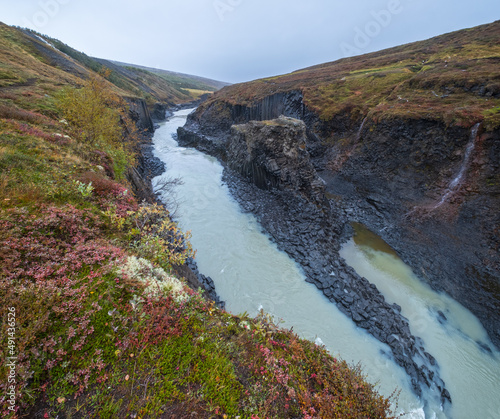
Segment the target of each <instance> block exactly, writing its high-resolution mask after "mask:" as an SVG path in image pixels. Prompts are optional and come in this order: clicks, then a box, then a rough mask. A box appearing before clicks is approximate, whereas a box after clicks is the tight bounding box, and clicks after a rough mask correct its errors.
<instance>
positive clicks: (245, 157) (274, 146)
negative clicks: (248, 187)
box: [227, 117, 325, 203]
mask: <svg viewBox="0 0 500 419" xmlns="http://www.w3.org/2000/svg"><path fill="white" fill-rule="evenodd" d="M306 140H307V138H306V125H305V124H304V123H303V122H302V121H300V120H297V119H292V118H287V117H280V118H279V119H274V120H272V121H266V122H257V121H252V122H249V123H248V124H244V125H234V126H233V127H232V128H231V137H230V141H229V144H228V147H227V164H228V167H229V168H231V169H232V170H234V171H236V172H239V173H240V174H241V175H243V176H245V177H246V178H248V179H250V181H251V182H252V183H253V184H255V185H256V186H257V187H259V188H261V189H267V190H271V189H274V188H278V189H289V190H293V191H295V192H296V193H299V194H300V195H303V196H304V197H306V199H308V200H310V201H312V202H317V203H320V202H324V201H325V195H324V191H325V184H324V182H323V181H322V180H321V179H320V177H319V176H318V174H317V173H316V170H315V169H314V167H313V165H312V163H311V160H310V158H309V153H308V152H307V151H306Z"/></svg>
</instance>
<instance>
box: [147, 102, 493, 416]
mask: <svg viewBox="0 0 500 419" xmlns="http://www.w3.org/2000/svg"><path fill="white" fill-rule="evenodd" d="M189 112H190V110H184V111H179V112H176V113H175V115H174V116H173V117H172V118H170V119H169V120H168V121H167V122H165V123H162V124H161V126H160V128H158V129H157V131H156V133H155V136H154V139H153V141H154V147H155V155H156V156H157V157H159V158H160V159H161V160H162V161H164V162H165V164H166V167H167V170H166V172H165V173H164V174H163V175H161V176H159V177H157V178H155V179H154V180H153V183H158V182H160V181H161V180H162V179H166V178H177V177H178V178H181V179H182V181H183V184H182V185H180V186H178V187H177V188H176V200H177V203H178V209H177V211H176V217H177V219H178V221H179V223H180V225H181V227H182V228H183V229H184V230H191V232H192V239H191V242H192V244H193V247H194V248H195V249H197V256H196V261H197V263H198V267H199V269H200V271H201V272H203V273H204V274H205V275H209V276H211V277H212V278H213V280H214V282H215V285H216V290H217V293H218V294H219V295H220V297H221V299H223V300H225V301H226V309H227V310H228V311H230V312H232V313H234V314H238V313H241V312H245V311H246V312H248V313H249V314H250V315H256V314H257V313H258V311H259V310H260V308H263V309H264V310H265V311H266V312H268V313H270V314H272V315H273V316H275V318H277V319H283V321H284V324H283V326H284V327H287V328H291V327H293V330H294V331H295V332H297V333H298V334H300V335H301V336H303V337H304V338H307V339H311V340H313V341H314V340H316V342H317V343H321V344H324V345H325V346H326V347H327V348H328V350H329V351H330V353H331V354H332V355H333V356H340V357H342V358H343V359H345V360H346V361H348V362H351V363H353V364H356V363H358V362H360V363H361V364H362V365H363V370H364V372H365V373H366V374H367V376H368V380H369V381H371V382H374V383H378V387H377V389H378V390H379V392H381V393H382V394H383V395H385V396H389V395H390V394H391V393H392V392H393V390H394V389H396V388H400V389H401V396H400V399H399V405H398V412H406V413H407V416H405V417H407V418H459V419H460V418H464V419H471V418H477V419H498V418H500V397H498V396H499V395H500V383H499V378H498V377H500V362H499V359H500V353H498V352H493V353H488V352H487V351H484V350H481V348H480V346H479V345H477V344H476V341H480V342H482V343H485V344H487V345H488V346H489V347H490V348H493V346H492V344H491V343H490V342H489V340H488V338H487V336H486V333H485V332H484V330H483V328H482V327H481V325H480V324H479V322H478V321H477V319H476V318H475V317H474V316H473V315H472V314H471V313H469V312H468V311H467V310H465V309H464V308H463V307H461V306H460V305H459V304H458V303H456V302H454V301H453V300H451V299H450V298H448V297H446V296H444V295H441V294H437V293H435V292H433V291H431V290H430V289H428V288H426V287H425V286H424V285H422V283H421V282H420V281H419V280H418V278H416V277H415V276H414V275H413V274H412V273H411V271H410V270H409V268H407V267H406V266H405V265H404V264H402V262H401V261H399V259H397V258H396V257H394V256H393V255H390V257H388V256H386V253H385V252H383V251H380V250H377V249H371V248H370V247H369V246H365V245H363V243H358V244H356V243H355V242H354V241H353V240H351V241H350V242H349V243H347V244H346V245H345V246H344V248H343V251H342V256H343V257H344V258H345V259H346V260H347V262H348V263H349V264H351V266H353V267H354V268H355V269H356V270H357V271H358V273H360V274H361V275H363V276H365V277H366V278H367V279H368V280H370V281H372V282H374V283H375V284H376V285H377V287H379V289H380V290H381V292H383V293H384V295H385V297H386V298H387V299H388V300H389V302H396V303H398V304H399V305H401V306H402V308H403V315H405V316H406V317H408V318H409V319H410V327H411V329H412V332H413V333H414V334H415V335H417V336H421V337H422V338H423V339H424V341H425V344H426V350H427V351H428V352H430V353H431V354H432V355H433V356H434V357H435V358H436V359H437V362H438V364H439V365H440V366H441V372H440V373H441V376H442V378H443V379H444V380H445V382H446V386H447V388H448V390H449V391H450V393H451V397H452V399H453V404H452V406H451V408H450V409H448V410H447V411H446V413H445V412H443V411H442V410H441V408H440V406H438V405H427V406H424V405H423V402H422V401H420V400H419V399H417V398H416V397H415V396H414V394H413V393H412V391H411V389H410V385H409V380H408V377H407V376H406V374H405V372H404V370H403V369H402V368H400V367H399V366H397V365H396V364H395V363H394V362H393V361H392V359H390V357H389V356H386V355H384V353H386V354H389V353H390V349H389V348H388V347H387V346H386V345H383V344H382V343H380V342H379V341H377V340H376V339H375V338H373V337H372V336H371V335H369V334H367V333H366V332H365V331H364V330H360V329H358V328H357V327H356V326H355V325H354V323H353V322H352V321H351V320H350V319H349V318H347V317H346V316H345V315H344V314H342V313H341V312H340V311H339V310H338V309H337V308H336V306H335V305H334V304H332V303H330V302H329V301H328V300H327V298H326V297H324V295H323V294H322V293H321V292H320V291H318V290H317V289H316V287H315V286H313V285H311V284H308V283H306V282H305V281H304V276H303V273H302V272H301V269H300V267H299V266H298V265H297V264H296V263H295V262H294V261H293V260H291V259H290V258H289V257H288V256H287V255H286V254H285V253H283V252H280V251H279V250H278V249H277V247H276V245H275V244H273V243H272V242H271V241H270V240H269V238H268V237H267V236H266V235H265V234H263V233H262V232H261V228H260V226H259V224H258V223H257V222H256V220H255V219H254V217H253V216H252V215H249V214H243V213H242V212H241V211H240V208H239V206H238V204H237V203H236V202H235V200H234V199H233V198H232V197H231V196H230V194H229V191H228V188H227V187H226V186H225V185H223V184H222V181H221V177H222V166H221V165H220V164H219V163H218V162H217V160H216V159H215V158H212V157H210V156H207V155H205V154H203V153H201V152H199V151H197V150H194V149H187V148H182V147H179V146H178V145H177V142H176V141H175V140H174V138H173V137H172V135H173V134H175V133H176V131H177V128H178V127H179V126H182V125H184V123H185V121H186V116H187V115H188V113H189ZM165 200H168V199H167V198H166V197H165ZM370 249H371V250H370ZM438 310H441V311H442V312H443V313H444V314H445V316H446V317H447V318H448V320H447V321H446V322H444V323H443V324H441V323H439V322H438V320H437V316H436V313H437V311H438ZM433 399H434V398H429V400H433Z"/></svg>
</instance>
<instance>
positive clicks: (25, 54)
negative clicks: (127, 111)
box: [0, 23, 227, 107]
mask: <svg viewBox="0 0 500 419" xmlns="http://www.w3.org/2000/svg"><path fill="white" fill-rule="evenodd" d="M0 46H1V50H0V62H1V63H2V66H1V67H0V87H4V86H9V85H11V84H16V83H19V82H21V79H22V80H24V81H26V80H28V79H29V80H31V81H33V82H37V83H38V82H42V81H43V83H45V84H47V85H50V84H54V83H55V84H59V83H60V84H64V83H68V82H69V83H71V84H73V85H77V84H79V80H81V79H82V78H86V77H87V76H88V75H89V74H90V73H91V72H97V73H99V72H102V71H104V70H106V69H109V70H110V73H109V75H108V76H107V80H108V81H109V82H110V83H111V84H113V85H114V88H115V90H116V91H117V93H119V94H120V95H122V96H125V97H127V96H128V97H138V98H142V99H145V100H146V103H147V104H148V106H150V107H152V106H153V105H154V103H157V102H160V103H164V104H169V105H173V104H177V103H186V102H191V101H193V100H196V99H198V98H199V97H200V96H201V95H203V94H205V93H212V92H214V91H216V90H218V89H219V88H220V87H222V86H225V85H227V83H223V82H218V81H215V80H209V79H204V78H202V77H197V76H190V75H186V74H177V73H173V72H169V71H166V70H158V69H148V68H147V67H140V66H134V65H130V64H122V63H114V62H111V61H107V60H104V59H97V58H92V57H89V56H88V55H86V54H85V53H83V52H80V51H77V50H76V49H74V48H72V47H70V46H69V45H66V44H65V43H63V42H61V41H59V40H58V39H54V38H51V37H49V36H46V35H43V34H40V33H37V32H34V31H31V30H28V29H21V28H15V27H10V26H7V25H5V24H3V23H0Z"/></svg>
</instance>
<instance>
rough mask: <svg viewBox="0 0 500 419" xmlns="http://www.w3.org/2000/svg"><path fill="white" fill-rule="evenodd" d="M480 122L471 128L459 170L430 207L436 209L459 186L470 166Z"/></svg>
mask: <svg viewBox="0 0 500 419" xmlns="http://www.w3.org/2000/svg"><path fill="white" fill-rule="evenodd" d="M480 125H481V123H477V124H476V125H474V127H473V128H472V130H471V135H470V141H469V143H468V144H467V147H466V149H465V155H464V159H463V161H462V165H461V166H460V170H459V171H458V173H457V175H456V176H455V177H454V178H453V180H452V181H451V182H450V184H449V185H448V188H446V192H445V193H444V194H443V196H442V197H441V200H440V201H439V202H438V203H437V204H436V205H435V206H434V207H433V208H432V209H437V208H439V207H440V206H441V205H443V204H444V203H445V202H446V200H447V199H448V198H450V197H451V196H452V195H453V194H454V193H455V192H456V191H457V189H458V188H459V187H460V185H461V184H462V182H463V180H464V176H465V174H466V173H467V170H468V169H469V166H470V159H471V156H472V153H473V151H474V149H475V146H476V140H477V136H478V135H477V134H478V131H479V127H480Z"/></svg>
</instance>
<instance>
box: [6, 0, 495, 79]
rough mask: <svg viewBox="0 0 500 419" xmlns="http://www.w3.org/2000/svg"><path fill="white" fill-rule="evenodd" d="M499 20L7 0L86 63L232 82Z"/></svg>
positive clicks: (418, 4)
mask: <svg viewBox="0 0 500 419" xmlns="http://www.w3.org/2000/svg"><path fill="white" fill-rule="evenodd" d="M498 19H500V1H499V0H476V1H469V0H467V1H466V0H115V1H110V0H0V21H2V22H4V23H6V24H9V25H18V26H23V27H29V28H31V29H35V30H37V31H38V32H41V33H44V34H47V35H49V36H51V37H54V38H57V39H59V40H61V41H63V42H64V43H66V44H68V45H70V46H72V47H74V48H76V49H78V50H80V51H83V52H85V53H86V54H88V55H91V56H95V57H99V58H108V59H113V60H118V61H124V62H129V63H133V64H141V65H145V66H149V67H157V68H163V69H166V70H173V71H179V72H183V73H188V74H195V75H200V76H205V77H209V78H213V79H216V80H222V81H227V82H232V83H235V82H241V81H248V80H253V79H256V78H261V77H267V76H273V75H278V74H284V73H288V72H291V71H293V70H297V69H300V68H304V67H307V66H310V65H314V64H321V63H324V62H328V61H333V60H336V59H338V58H342V57H345V56H350V55H358V54H362V53H366V52H370V51H376V50H380V49H383V48H387V47H391V46H396V45H400V44H405V43H408V42H412V41H417V40H422V39H427V38H430V37H432V36H435V35H440V34H443V33H446V32H450V31H454V30H458V29H463V28H469V27H473V26H477V25H480V24H483V23H490V22H493V21H495V20H498Z"/></svg>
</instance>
